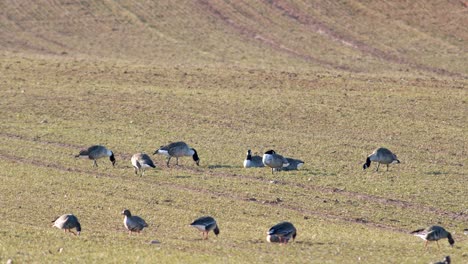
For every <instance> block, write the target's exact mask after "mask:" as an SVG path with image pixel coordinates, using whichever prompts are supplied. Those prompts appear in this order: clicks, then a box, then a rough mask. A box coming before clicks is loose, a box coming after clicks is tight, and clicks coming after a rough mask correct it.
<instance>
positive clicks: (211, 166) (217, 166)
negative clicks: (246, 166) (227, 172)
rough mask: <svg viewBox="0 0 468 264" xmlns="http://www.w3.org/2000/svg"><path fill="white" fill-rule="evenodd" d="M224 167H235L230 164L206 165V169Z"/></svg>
mask: <svg viewBox="0 0 468 264" xmlns="http://www.w3.org/2000/svg"><path fill="white" fill-rule="evenodd" d="M225 168H228V169H231V168H235V167H234V166H231V165H208V169H225Z"/></svg>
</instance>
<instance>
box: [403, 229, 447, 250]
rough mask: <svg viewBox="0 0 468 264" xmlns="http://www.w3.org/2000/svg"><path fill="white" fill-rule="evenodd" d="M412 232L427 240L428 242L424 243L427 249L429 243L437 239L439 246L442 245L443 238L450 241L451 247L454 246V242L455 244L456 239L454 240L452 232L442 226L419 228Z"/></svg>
mask: <svg viewBox="0 0 468 264" xmlns="http://www.w3.org/2000/svg"><path fill="white" fill-rule="evenodd" d="M411 234H413V235H415V236H418V237H420V238H422V239H424V240H425V241H426V243H425V244H424V248H426V249H427V244H428V243H429V242H430V241H436V242H437V246H438V247H440V246H439V240H440V239H443V238H447V239H448V242H449V244H450V246H451V247H453V244H455V240H453V238H452V234H450V233H449V232H448V231H447V230H445V229H444V228H443V227H441V226H430V227H428V228H426V229H418V230H415V231H413V232H411Z"/></svg>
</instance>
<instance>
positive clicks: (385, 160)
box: [362, 148, 400, 171]
mask: <svg viewBox="0 0 468 264" xmlns="http://www.w3.org/2000/svg"><path fill="white" fill-rule="evenodd" d="M371 161H374V162H377V163H378V165H377V169H376V171H379V166H380V164H386V165H387V171H388V165H389V164H393V163H400V161H399V160H398V158H397V156H396V155H395V154H393V153H392V152H391V151H390V150H388V149H387V148H378V149H376V150H374V152H372V154H370V155H369V156H368V157H367V159H366V163H364V165H362V168H363V169H364V170H365V169H367V168H369V166H370V164H371Z"/></svg>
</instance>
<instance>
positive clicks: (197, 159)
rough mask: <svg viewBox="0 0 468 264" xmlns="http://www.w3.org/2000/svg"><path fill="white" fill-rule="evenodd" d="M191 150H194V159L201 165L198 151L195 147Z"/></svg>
mask: <svg viewBox="0 0 468 264" xmlns="http://www.w3.org/2000/svg"><path fill="white" fill-rule="evenodd" d="M191 150H192V151H193V155H192V158H193V160H194V161H195V163H196V164H197V166H200V158H199V157H198V153H197V151H196V150H195V149H194V148H191Z"/></svg>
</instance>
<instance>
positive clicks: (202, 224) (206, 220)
mask: <svg viewBox="0 0 468 264" xmlns="http://www.w3.org/2000/svg"><path fill="white" fill-rule="evenodd" d="M190 225H191V226H193V227H195V228H196V229H198V230H199V231H200V232H202V238H203V239H208V232H210V231H211V230H213V232H214V234H215V235H216V236H218V235H219V227H218V224H217V223H216V220H215V219H214V218H213V217H211V216H202V217H200V218H197V219H196V220H195V221H193V222H192V223H191V224H190Z"/></svg>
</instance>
